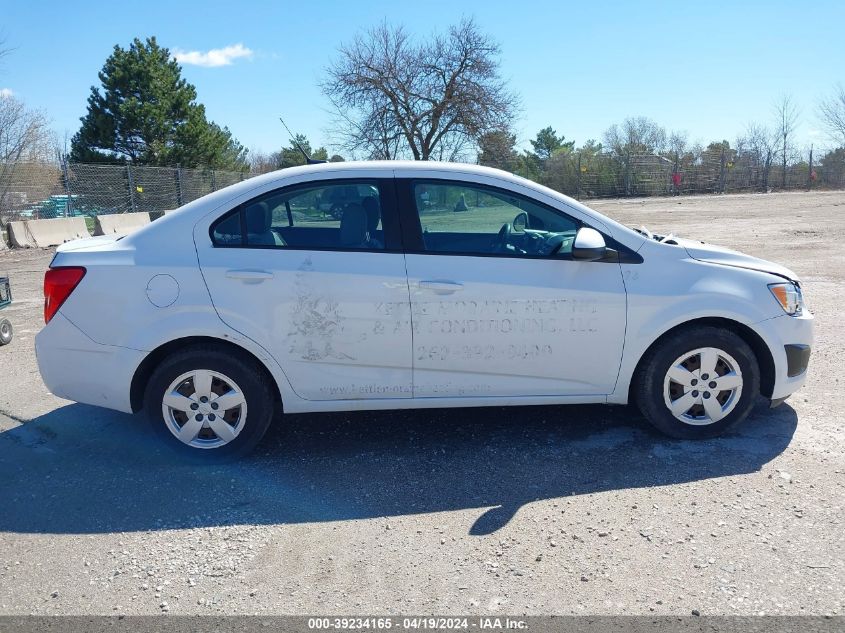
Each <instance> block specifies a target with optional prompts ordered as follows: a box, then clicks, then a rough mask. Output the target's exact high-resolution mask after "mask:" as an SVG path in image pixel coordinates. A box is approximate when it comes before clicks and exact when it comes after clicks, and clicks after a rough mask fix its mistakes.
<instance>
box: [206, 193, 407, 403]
mask: <svg viewBox="0 0 845 633" xmlns="http://www.w3.org/2000/svg"><path fill="white" fill-rule="evenodd" d="M201 233H202V231H200V232H199V233H198V234H197V235H196V236H195V237H196V241H197V250H198V253H199V259H200V265H201V268H202V273H203V276H204V277H205V280H206V283H207V285H208V289H209V291H210V293H211V298H212V301H213V303H214V306H215V309H216V310H217V312H218V314H219V315H220V318H221V319H222V320H223V321H224V322H225V323H227V324H228V325H229V326H231V327H232V328H234V329H235V330H238V331H239V332H241V333H242V334H244V335H246V336H248V337H249V338H251V339H253V340H254V341H256V342H258V343H259V344H260V345H262V346H263V347H264V348H265V349H267V350H268V351H269V352H270V353H271V354H272V355H273V357H274V358H275V359H276V360H277V362H278V363H279V365H280V366H281V367H282V369H283V370H284V372H285V374H286V375H287V377H288V379H289V381H290V383H291V386H292V388H293V390H294V391H295V392H296V393H297V395H299V396H300V397H302V398H305V399H308V400H350V399H373V398H410V397H411V395H412V393H411V378H412V376H411V325H410V318H409V300H408V286H407V278H406V274H405V260H404V255H403V254H402V252H401V247H400V238H399V233H398V220H397V218H396V217H395V208H394V190H393V180H392V179H375V178H373V179H360V180H343V181H312V182H308V183H302V184H298V185H292V186H290V187H286V188H282V189H278V190H275V191H271V192H269V193H266V194H263V195H261V196H259V197H257V198H255V199H252V200H250V201H248V202H245V203H243V204H241V205H239V206H238V207H237V208H235V209H233V210H231V211H230V212H228V213H226V214H223V215H221V217H220V218H219V219H218V220H216V222H215V223H213V224H212V225H211V228H210V231H209V232H208V233H206V234H205V235H203V234H201ZM209 238H210V243H209Z"/></svg>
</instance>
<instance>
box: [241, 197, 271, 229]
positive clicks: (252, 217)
mask: <svg viewBox="0 0 845 633" xmlns="http://www.w3.org/2000/svg"><path fill="white" fill-rule="evenodd" d="M245 213H246V232H247V233H251V234H253V235H260V234H261V233H266V232H267V231H269V230H270V225H271V224H272V223H273V214H272V213H271V211H270V207H269V206H267V203H266V202H256V203H255V204H251V205H249V206H248V207H247V208H246V211H245Z"/></svg>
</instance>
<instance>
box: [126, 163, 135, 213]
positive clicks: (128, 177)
mask: <svg viewBox="0 0 845 633" xmlns="http://www.w3.org/2000/svg"><path fill="white" fill-rule="evenodd" d="M126 182H127V183H128V184H129V209H130V210H131V211H132V213H135V181H134V180H133V179H132V166H131V165H129V164H127V165H126Z"/></svg>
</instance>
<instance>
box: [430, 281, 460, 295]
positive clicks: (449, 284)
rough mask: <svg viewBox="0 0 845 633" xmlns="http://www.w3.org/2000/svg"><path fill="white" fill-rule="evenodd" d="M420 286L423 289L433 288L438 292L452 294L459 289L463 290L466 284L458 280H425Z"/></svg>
mask: <svg viewBox="0 0 845 633" xmlns="http://www.w3.org/2000/svg"><path fill="white" fill-rule="evenodd" d="M420 288H422V289H423V290H433V291H434V292H436V293H438V294H451V293H453V292H457V291H458V290H463V289H464V285H463V284H459V283H458V282H456V281H439V280H424V281H421V282H420Z"/></svg>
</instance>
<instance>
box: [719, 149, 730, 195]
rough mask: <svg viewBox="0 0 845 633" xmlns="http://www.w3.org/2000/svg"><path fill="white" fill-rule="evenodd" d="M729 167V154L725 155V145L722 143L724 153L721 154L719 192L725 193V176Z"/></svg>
mask: <svg viewBox="0 0 845 633" xmlns="http://www.w3.org/2000/svg"><path fill="white" fill-rule="evenodd" d="M727 167H728V161H727V156H726V155H725V146H724V145H722V154H721V155H720V156H719V193H725V176H726V175H727V174H726V171H725V170H726V169H727Z"/></svg>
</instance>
